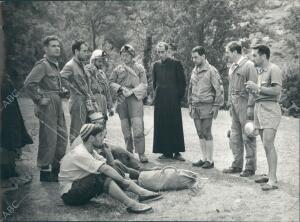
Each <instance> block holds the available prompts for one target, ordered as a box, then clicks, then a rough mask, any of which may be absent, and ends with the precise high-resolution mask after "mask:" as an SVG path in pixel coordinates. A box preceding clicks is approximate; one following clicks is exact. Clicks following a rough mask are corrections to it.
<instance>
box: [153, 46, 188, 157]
mask: <svg viewBox="0 0 300 222" xmlns="http://www.w3.org/2000/svg"><path fill="white" fill-rule="evenodd" d="M157 53H158V55H159V57H160V60H158V61H156V62H155V63H154V64H153V67H152V75H153V90H154V98H153V103H154V138H153V153H162V154H163V155H162V156H160V157H159V159H168V158H174V159H177V160H180V161H185V159H184V158H183V157H182V156H181V154H180V152H184V151H185V146H184V137H183V128H182V117H181V107H180V101H181V99H182V98H183V96H184V93H185V87H186V82H185V76H184V70H183V67H182V65H181V62H180V61H178V60H175V59H172V58H170V57H169V56H168V44H167V43H165V42H160V43H158V44H157Z"/></svg>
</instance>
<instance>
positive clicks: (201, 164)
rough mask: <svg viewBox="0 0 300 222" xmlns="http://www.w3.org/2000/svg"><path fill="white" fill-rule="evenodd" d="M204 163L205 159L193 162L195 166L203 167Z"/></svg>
mask: <svg viewBox="0 0 300 222" xmlns="http://www.w3.org/2000/svg"><path fill="white" fill-rule="evenodd" d="M204 163H205V162H204V161H202V160H199V161H197V162H194V163H192V166H195V167H202V166H203V164H204Z"/></svg>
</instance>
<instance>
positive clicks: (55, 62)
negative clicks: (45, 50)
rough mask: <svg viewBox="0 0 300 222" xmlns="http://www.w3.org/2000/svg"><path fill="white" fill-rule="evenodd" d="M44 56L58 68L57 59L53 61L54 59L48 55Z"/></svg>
mask: <svg viewBox="0 0 300 222" xmlns="http://www.w3.org/2000/svg"><path fill="white" fill-rule="evenodd" d="M44 57H45V59H46V60H47V61H48V62H49V63H51V64H53V65H55V67H56V68H57V69H58V68H59V65H58V62H57V61H55V60H53V59H51V58H49V57H48V56H46V55H45V56H44Z"/></svg>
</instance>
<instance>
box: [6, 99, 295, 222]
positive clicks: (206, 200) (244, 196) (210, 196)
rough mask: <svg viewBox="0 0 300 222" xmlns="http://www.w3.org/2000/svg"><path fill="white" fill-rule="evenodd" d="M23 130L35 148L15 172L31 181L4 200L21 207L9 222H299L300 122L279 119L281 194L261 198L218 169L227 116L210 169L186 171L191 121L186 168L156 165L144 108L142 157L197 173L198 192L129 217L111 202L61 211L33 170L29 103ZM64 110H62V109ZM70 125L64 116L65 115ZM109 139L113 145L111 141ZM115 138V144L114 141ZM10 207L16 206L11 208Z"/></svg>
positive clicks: (227, 158)
mask: <svg viewBox="0 0 300 222" xmlns="http://www.w3.org/2000/svg"><path fill="white" fill-rule="evenodd" d="M19 103H20V106H21V109H22V113H23V116H24V119H25V124H26V126H27V128H28V129H29V131H30V132H31V134H32V135H33V137H34V141H35V144H34V145H33V146H29V147H26V148H25V149H24V152H23V160H22V162H20V163H19V166H22V167H23V169H24V167H25V168H26V170H30V171H31V172H32V173H33V175H34V179H33V181H32V183H31V184H29V185H26V186H24V187H22V188H20V189H19V190H18V191H17V192H10V193H8V194H7V195H6V200H7V203H8V204H10V203H13V202H14V201H16V202H20V201H21V203H20V205H19V206H18V208H16V209H15V210H14V212H13V213H12V214H11V216H9V217H7V219H8V220H14V221H15V220H22V221H23V220H30V221H32V220H102V221H103V220H126V221H127V220H171V221H182V220H202V221H203V220H209V221H211V220H213V221H217V220H218V221H232V220H234V221H299V120H298V119H294V118H287V117H283V119H282V122H281V125H280V128H279V130H278V135H277V140H276V148H277V151H278V158H279V159H278V178H279V186H280V189H278V190H276V191H272V192H263V191H261V189H260V186H259V185H257V184H255V183H254V181H253V180H254V178H256V177H252V178H249V179H245V178H240V177H239V176H238V175H235V176H231V175H224V174H222V172H221V171H222V169H223V168H225V167H227V166H229V164H230V162H231V160H232V155H231V151H230V149H229V146H228V140H227V138H226V132H227V130H228V129H229V126H230V118H229V115H228V113H227V112H225V111H221V112H220V114H219V117H218V119H217V120H216V121H215V122H214V124H213V136H214V139H215V169H210V170H203V169H198V168H193V167H191V161H194V160H196V159H197V158H198V156H199V142H198V137H197V134H196V130H195V128H194V124H193V121H192V120H191V119H190V118H189V117H188V114H187V110H186V109H183V110H182V112H183V122H184V134H185V143H186V150H187V151H186V152H185V153H184V157H185V158H186V159H187V160H188V161H187V162H185V163H179V162H176V161H168V162H159V161H158V160H157V156H158V155H154V154H152V153H151V150H152V139H153V107H145V119H144V120H145V128H146V130H145V133H146V134H147V136H146V152H147V153H148V154H149V157H150V161H151V162H154V163H157V164H166V165H172V166H176V167H178V168H184V169H189V170H193V171H195V172H197V173H199V189H198V191H197V192H195V193H194V192H191V191H190V190H183V191H174V192H165V193H164V198H163V199H162V200H160V201H156V202H152V203H151V205H152V206H153V209H154V210H153V212H150V213H147V214H141V215H132V214H128V213H127V212H126V209H125V207H124V206H122V205H121V204H120V203H118V202H116V201H114V200H112V199H111V198H110V197H107V196H105V195H104V196H101V197H99V198H97V199H95V200H93V201H91V202H90V203H89V204H87V205H85V206H82V207H68V206H65V205H64V204H63V203H62V201H61V199H60V197H59V194H58V192H57V189H58V184H57V183H40V182H39V180H38V176H39V172H38V170H37V168H36V167H35V165H36V153H37V144H38V122H37V119H36V118H34V117H33V106H32V102H31V101H29V100H25V99H20V100H19ZM65 109H66V110H67V104H65ZM66 119H67V122H68V123H69V119H70V117H69V115H68V112H66ZM112 138H114V140H112ZM115 138H117V139H115ZM108 139H110V140H111V141H112V142H113V143H115V144H119V145H124V142H123V137H122V133H121V129H120V124H119V119H118V117H117V116H114V117H113V118H111V119H110V121H109V123H108ZM257 158H258V162H257V164H258V170H257V172H256V173H257V175H260V174H263V173H266V172H267V162H266V158H265V154H264V151H263V147H262V144H261V141H260V140H258V149H257ZM14 203H15V202H14Z"/></svg>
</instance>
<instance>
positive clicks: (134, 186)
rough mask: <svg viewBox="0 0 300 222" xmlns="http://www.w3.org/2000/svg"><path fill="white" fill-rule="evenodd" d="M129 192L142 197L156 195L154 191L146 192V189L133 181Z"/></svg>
mask: <svg viewBox="0 0 300 222" xmlns="http://www.w3.org/2000/svg"><path fill="white" fill-rule="evenodd" d="M127 190H128V191H130V192H133V193H135V194H138V195H141V196H148V195H153V194H155V192H152V191H149V190H146V189H144V188H142V187H140V186H139V185H137V184H136V183H135V182H133V181H132V180H131V181H130V185H129V187H128V189H127Z"/></svg>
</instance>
